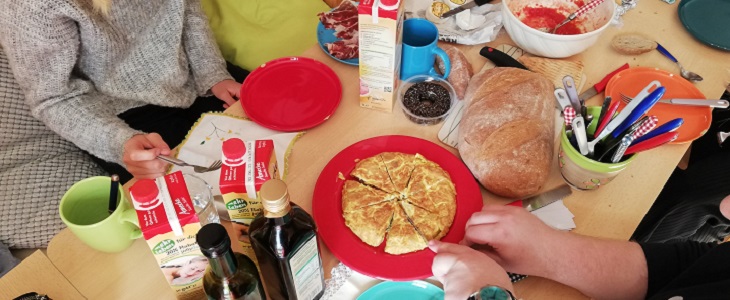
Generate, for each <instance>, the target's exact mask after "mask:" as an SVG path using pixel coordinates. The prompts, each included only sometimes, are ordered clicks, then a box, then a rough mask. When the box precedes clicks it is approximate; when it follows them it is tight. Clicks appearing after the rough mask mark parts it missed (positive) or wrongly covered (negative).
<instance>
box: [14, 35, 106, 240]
mask: <svg viewBox="0 0 730 300" xmlns="http://www.w3.org/2000/svg"><path fill="white" fill-rule="evenodd" d="M104 174H105V173H104V171H103V170H102V169H101V168H99V167H98V166H97V165H96V164H95V163H94V162H93V161H92V160H91V157H90V156H89V155H88V154H86V153H85V152H83V151H81V150H80V149H78V148H77V147H76V146H74V145H73V144H72V143H71V142H68V141H65V140H63V139H62V138H61V137H60V136H58V135H57V134H55V133H54V132H53V131H51V130H50V129H48V128H47V127H46V126H45V125H44V124H43V123H42V122H41V121H39V120H37V119H35V118H33V117H32V116H31V114H30V108H28V106H27V105H26V104H25V100H24V96H23V94H22V91H21V90H20V87H19V86H18V85H17V83H16V82H15V79H14V77H13V74H12V72H11V70H10V67H9V65H8V60H7V58H6V56H5V53H4V52H3V51H2V49H0V228H2V230H0V243H3V244H5V245H6V246H8V247H10V248H42V247H46V245H47V244H48V241H49V240H50V239H51V237H53V236H54V235H55V234H56V233H58V231H60V230H61V229H62V228H63V227H64V225H63V222H61V219H60V217H59V216H58V203H59V201H60V200H61V196H62V195H63V193H64V192H65V191H66V190H67V189H68V188H69V187H70V186H71V184H73V183H74V182H76V181H78V180H80V179H83V178H86V177H91V176H96V175H104Z"/></svg>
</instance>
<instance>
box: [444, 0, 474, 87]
mask: <svg viewBox="0 0 730 300" xmlns="http://www.w3.org/2000/svg"><path fill="white" fill-rule="evenodd" d="M447 1H449V0H447ZM439 47H441V49H444V51H445V52H446V55H448V56H449V60H450V61H451V72H450V74H449V77H448V78H446V81H448V82H449V83H450V84H451V86H453V87H454V91H455V92H456V97H459V99H464V95H465V94H466V87H467V86H468V85H469V79H471V77H472V76H474V71H473V70H472V68H471V64H470V63H469V61H468V60H466V56H465V55H464V52H461V50H459V48H456V47H455V46H452V45H449V44H441V45H439ZM436 65H437V66H438V70H439V72H441V74H444V64H443V62H442V61H441V60H440V59H437V60H436Z"/></svg>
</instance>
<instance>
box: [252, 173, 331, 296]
mask: <svg viewBox="0 0 730 300" xmlns="http://www.w3.org/2000/svg"><path fill="white" fill-rule="evenodd" d="M259 195H260V197H261V199H262V203H263V206H264V212H263V214H259V215H258V216H257V217H256V218H255V219H254V220H253V222H251V227H250V228H249V236H250V238H251V244H252V245H253V250H254V252H255V253H256V258H257V259H258V262H259V267H260V268H261V274H262V275H263V277H264V282H265V283H266V291H267V292H268V293H269V296H271V299H292V300H311V299H319V298H320V297H322V294H324V271H323V269H322V258H321V257H320V254H319V244H317V242H318V241H317V240H318V238H317V231H316V227H315V225H314V220H313V219H312V217H311V216H310V215H309V214H307V212H306V211H304V210H303V209H302V208H301V207H299V206H297V205H291V204H290V202H289V193H288V191H287V188H286V183H284V182H283V181H281V180H278V179H272V180H269V181H267V182H265V183H264V184H263V185H261V190H260V194H259Z"/></svg>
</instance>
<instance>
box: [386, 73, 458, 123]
mask: <svg viewBox="0 0 730 300" xmlns="http://www.w3.org/2000/svg"><path fill="white" fill-rule="evenodd" d="M420 82H430V83H435V84H437V85H440V86H442V87H444V88H445V89H446V91H447V92H448V94H449V108H448V110H446V112H445V113H443V114H441V115H439V116H434V117H422V116H419V115H417V114H415V113H413V112H411V110H410V109H408V108H407V107H406V106H405V104H404V103H403V100H404V97H405V94H406V92H407V91H408V89H409V88H410V87H411V86H413V85H415V84H417V83H420ZM429 100H430V99H421V101H429ZM456 101H458V100H457V99H456V92H455V91H454V87H452V86H451V84H449V82H448V81H446V80H443V79H441V78H438V77H431V76H428V75H416V76H413V77H410V78H408V79H406V80H404V81H403V82H402V83H401V85H400V87H398V103H400V107H401V108H402V109H403V113H404V114H405V115H406V117H407V118H408V120H411V121H412V122H413V123H416V124H420V125H435V124H438V123H440V122H441V121H443V120H444V119H446V116H448V115H449V113H451V111H452V110H453V109H454V104H455V103H456Z"/></svg>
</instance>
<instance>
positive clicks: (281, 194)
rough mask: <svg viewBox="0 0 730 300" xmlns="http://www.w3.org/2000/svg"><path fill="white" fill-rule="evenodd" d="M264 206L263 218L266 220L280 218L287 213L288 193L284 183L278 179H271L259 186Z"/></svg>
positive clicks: (288, 207) (288, 208)
mask: <svg viewBox="0 0 730 300" xmlns="http://www.w3.org/2000/svg"><path fill="white" fill-rule="evenodd" d="M259 196H260V197H261V200H262V203H263V205H264V216H265V217H267V218H277V217H281V216H283V215H285V214H287V213H288V212H289V210H290V209H291V206H290V205H289V191H288V190H287V188H286V183H285V182H284V181H281V180H279V179H271V180H268V181H266V182H264V184H262V185H261V189H260V190H259Z"/></svg>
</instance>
